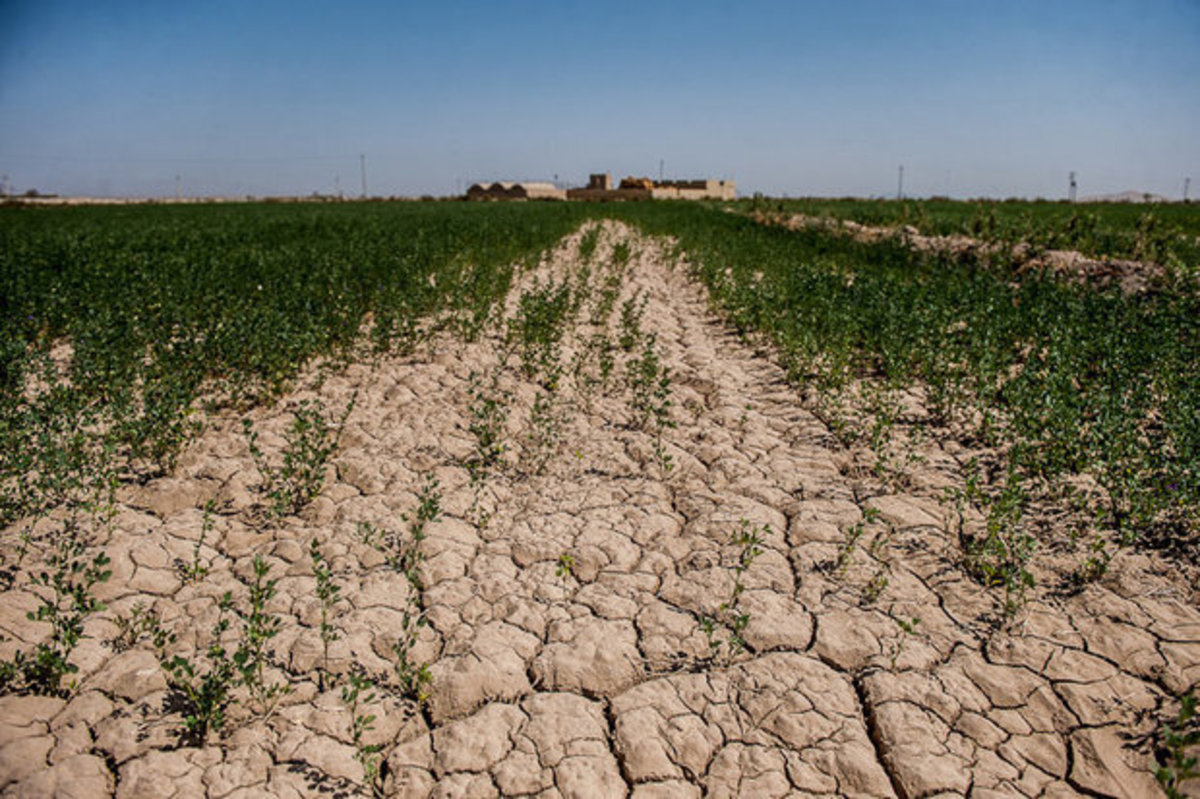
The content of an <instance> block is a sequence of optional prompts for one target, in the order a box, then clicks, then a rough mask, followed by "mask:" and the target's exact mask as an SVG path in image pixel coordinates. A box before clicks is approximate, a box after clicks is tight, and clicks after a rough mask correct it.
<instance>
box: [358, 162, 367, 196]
mask: <svg viewBox="0 0 1200 799" xmlns="http://www.w3.org/2000/svg"><path fill="white" fill-rule="evenodd" d="M358 165H359V167H360V168H361V169H362V189H363V192H362V196H363V199H364V200H365V199H367V156H366V154H365V153H364V154H363V155H360V156H359V157H358Z"/></svg>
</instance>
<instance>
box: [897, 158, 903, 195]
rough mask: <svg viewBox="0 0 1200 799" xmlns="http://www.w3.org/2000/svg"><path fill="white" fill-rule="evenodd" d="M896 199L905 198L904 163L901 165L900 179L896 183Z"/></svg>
mask: <svg viewBox="0 0 1200 799" xmlns="http://www.w3.org/2000/svg"><path fill="white" fill-rule="evenodd" d="M896 199H897V200H903V199H904V164H901V165H900V181H899V182H898V183H897V184H896Z"/></svg>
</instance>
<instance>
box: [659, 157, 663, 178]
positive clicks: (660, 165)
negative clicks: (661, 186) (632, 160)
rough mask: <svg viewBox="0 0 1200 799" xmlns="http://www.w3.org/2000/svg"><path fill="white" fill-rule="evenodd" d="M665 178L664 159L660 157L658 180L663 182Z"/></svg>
mask: <svg viewBox="0 0 1200 799" xmlns="http://www.w3.org/2000/svg"><path fill="white" fill-rule="evenodd" d="M662 179H663V159H661V158H660V159H658V182H659V183H662Z"/></svg>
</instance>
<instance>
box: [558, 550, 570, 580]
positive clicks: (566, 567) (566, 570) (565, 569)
mask: <svg viewBox="0 0 1200 799" xmlns="http://www.w3.org/2000/svg"><path fill="white" fill-rule="evenodd" d="M574 574H575V556H574V555H572V554H570V553H569V552H564V553H562V554H561V555H559V556H558V565H557V566H555V568H554V575H555V576H556V577H558V579H560V580H562V581H563V582H566V581H567V579H568V578H570V577H572V576H574Z"/></svg>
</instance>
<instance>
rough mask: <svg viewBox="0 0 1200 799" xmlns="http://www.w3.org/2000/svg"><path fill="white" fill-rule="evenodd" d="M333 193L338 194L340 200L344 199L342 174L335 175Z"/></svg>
mask: <svg viewBox="0 0 1200 799" xmlns="http://www.w3.org/2000/svg"><path fill="white" fill-rule="evenodd" d="M333 193H334V194H335V195H337V198H338V199H339V200H340V199H342V176H341V175H334V176H333Z"/></svg>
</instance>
